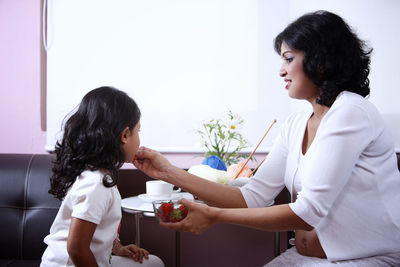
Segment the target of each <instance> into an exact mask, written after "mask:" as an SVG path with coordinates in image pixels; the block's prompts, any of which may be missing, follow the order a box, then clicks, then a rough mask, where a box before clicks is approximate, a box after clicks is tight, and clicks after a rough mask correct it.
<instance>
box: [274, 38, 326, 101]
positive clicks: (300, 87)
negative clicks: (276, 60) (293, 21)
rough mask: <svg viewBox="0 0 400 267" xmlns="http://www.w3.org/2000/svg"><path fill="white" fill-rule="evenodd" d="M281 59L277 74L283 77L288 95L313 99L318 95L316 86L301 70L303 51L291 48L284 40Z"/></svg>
mask: <svg viewBox="0 0 400 267" xmlns="http://www.w3.org/2000/svg"><path fill="white" fill-rule="evenodd" d="M281 57H282V60H283V63H282V67H281V69H280V71H279V75H280V76H281V77H284V78H285V82H286V86H285V88H286V89H287V90H288V92H289V96H290V97H292V98H296V99H305V100H309V101H310V102H312V101H314V100H315V99H316V98H317V96H318V95H319V92H318V87H317V86H316V85H315V84H314V83H313V82H312V81H311V80H310V79H309V78H308V77H307V75H306V74H305V73H304V71H303V58H304V52H302V51H299V50H294V49H291V48H290V47H288V46H287V44H286V43H285V41H283V42H282V45H281Z"/></svg>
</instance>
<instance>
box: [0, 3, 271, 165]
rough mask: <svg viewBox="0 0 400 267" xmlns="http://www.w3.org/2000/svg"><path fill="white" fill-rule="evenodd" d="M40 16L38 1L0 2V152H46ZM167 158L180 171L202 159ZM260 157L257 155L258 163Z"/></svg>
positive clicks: (188, 157) (191, 157)
mask: <svg viewBox="0 0 400 267" xmlns="http://www.w3.org/2000/svg"><path fill="white" fill-rule="evenodd" d="M40 14H41V0H18V1H17V0H0V81H1V85H0V123H1V124H0V125H1V130H0V153H37V154H45V153H47V152H46V151H45V149H44V147H45V143H46V132H45V131H43V130H42V129H41V123H44V122H42V121H41V75H42V72H41V55H40V49H41V35H40V32H41V15H40ZM42 108H43V107H42ZM166 156H167V157H168V159H169V160H170V161H171V163H173V164H175V165H177V166H179V167H181V168H189V167H191V166H193V165H195V164H200V163H201V161H202V160H203V158H201V157H196V156H198V155H195V154H187V153H185V154H166ZM263 157H264V155H257V159H258V160H259V161H260V160H262V158H263ZM253 165H255V162H251V163H250V164H249V166H250V167H252V166H253ZM253 167H254V166H253ZM124 168H130V166H124Z"/></svg>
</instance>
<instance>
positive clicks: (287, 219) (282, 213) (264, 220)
mask: <svg viewBox="0 0 400 267" xmlns="http://www.w3.org/2000/svg"><path fill="white" fill-rule="evenodd" d="M181 203H182V204H184V205H185V206H186V207H187V208H188V209H189V213H188V216H187V217H186V218H185V219H184V220H182V221H180V222H178V223H161V225H162V226H164V227H166V228H169V229H173V230H179V231H187V232H192V233H194V234H200V233H202V232H203V231H204V230H205V229H207V228H208V227H210V226H211V225H213V224H216V223H230V224H237V225H242V226H246V227H250V228H256V229H260V230H267V231H287V230H297V229H303V230H312V229H313V228H312V227H311V226H310V225H309V224H307V223H306V222H305V221H303V220H302V219H301V218H300V217H298V216H297V215H296V214H295V213H294V212H293V211H292V210H291V209H290V207H289V205H287V204H284V205H277V206H271V207H265V208H252V209H247V208H244V209H243V208H239V209H221V208H215V207H209V206H207V205H204V204H199V203H194V202H192V201H189V200H186V199H182V200H181Z"/></svg>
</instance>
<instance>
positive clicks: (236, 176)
mask: <svg viewBox="0 0 400 267" xmlns="http://www.w3.org/2000/svg"><path fill="white" fill-rule="evenodd" d="M275 122H276V119H274V121H273V122H272V123H271V125H270V126H269V128H268V130H267V131H266V132H265V134H264V136H263V137H262V138H261V140H260V142H258V144H257V146H256V148H254V150H253V152H251V154H250V156H249V157H248V158H247V160H246V162H245V163H244V164H243V166H242V168H240V170H239V171H238V173H237V174H236V175H235V178H234V179H236V178H238V176H239V174H240V173H241V172H242V171H243V169H244V167H245V166H246V165H247V163H248V162H249V160H250V159H251V157H252V156H253V155H254V153H255V152H256V150H257V148H258V147H259V146H260V144H261V143H262V141H263V140H264V138H265V136H266V135H267V134H268V132H269V130H271V128H272V126H273V125H274V124H275Z"/></svg>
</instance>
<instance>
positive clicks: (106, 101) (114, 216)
mask: <svg viewBox="0 0 400 267" xmlns="http://www.w3.org/2000/svg"><path fill="white" fill-rule="evenodd" d="M139 128H140V110H139V108H138V106H137V105H136V103H135V101H134V100H132V99H131V98H130V97H129V96H128V95H127V94H126V93H124V92H122V91H119V90H117V89H114V88H110V87H100V88H97V89H94V90H92V91H90V92H89V93H87V94H86V95H85V97H84V98H83V100H82V102H81V104H80V105H79V108H78V110H77V111H76V112H75V113H74V114H73V115H72V116H71V117H70V118H69V119H68V121H67V122H66V124H65V128H64V135H63V139H62V141H61V142H57V144H56V149H55V153H56V160H55V162H54V167H53V176H52V177H51V181H50V182H51V186H50V190H49V193H51V194H53V195H54V196H55V197H57V198H59V199H60V200H63V202H62V204H61V207H60V210H59V212H58V214H57V216H56V218H55V220H54V222H53V225H52V226H51V228H50V234H49V235H48V236H47V237H46V238H45V239H44V242H45V243H46V244H47V246H48V247H47V249H46V250H45V252H44V254H43V256H42V263H41V266H43V267H45V266H85V267H88V266H143V265H144V266H164V264H163V263H162V261H161V260H160V259H159V258H157V257H156V256H153V255H149V253H148V252H147V251H146V250H144V249H141V248H138V247H136V246H135V245H128V246H122V245H121V244H120V243H119V241H118V239H117V230H118V226H119V224H120V220H121V196H120V194H119V192H118V189H117V187H116V183H117V180H118V169H119V168H120V167H121V166H122V164H123V163H124V162H131V161H132V159H133V157H134V156H135V154H136V151H137V150H138V148H139V144H140V140H139ZM111 253H113V254H114V255H115V256H114V255H113V256H111ZM143 257H144V258H145V259H144V260H143ZM140 263H143V265H141V264H140Z"/></svg>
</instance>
